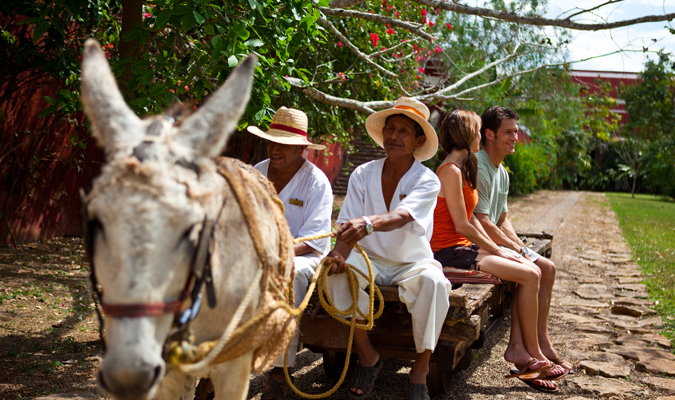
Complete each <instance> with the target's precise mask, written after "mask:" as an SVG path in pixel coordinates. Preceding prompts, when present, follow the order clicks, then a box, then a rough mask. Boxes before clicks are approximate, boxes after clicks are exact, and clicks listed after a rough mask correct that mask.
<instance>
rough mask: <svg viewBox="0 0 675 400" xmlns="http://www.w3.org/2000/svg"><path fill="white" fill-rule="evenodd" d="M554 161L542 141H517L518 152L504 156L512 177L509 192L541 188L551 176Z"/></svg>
mask: <svg viewBox="0 0 675 400" xmlns="http://www.w3.org/2000/svg"><path fill="white" fill-rule="evenodd" d="M553 163H554V161H552V160H551V156H550V155H548V154H547V152H546V151H545V147H544V146H542V145H541V144H540V143H530V144H527V145H522V144H520V143H516V153H515V154H512V155H510V156H506V158H504V166H505V167H506V170H507V171H508V172H509V178H510V179H511V187H510V188H509V193H510V194H515V195H521V194H527V193H530V192H533V191H534V190H536V189H538V188H541V187H542V185H543V184H544V183H546V182H547V181H548V180H549V179H550V178H551V171H552V170H553V167H552V165H553Z"/></svg>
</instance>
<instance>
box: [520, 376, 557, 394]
mask: <svg viewBox="0 0 675 400" xmlns="http://www.w3.org/2000/svg"><path fill="white" fill-rule="evenodd" d="M518 379H520V378H518ZM520 381H521V382H523V383H524V384H526V385H527V386H529V387H531V388H532V389H534V390H538V391H540V392H544V393H557V392H559V391H560V388H559V387H558V385H556V387H554V388H550V387H548V386H544V385H537V384H536V383H535V382H534V381H535V380H530V379H520Z"/></svg>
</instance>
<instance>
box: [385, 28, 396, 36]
mask: <svg viewBox="0 0 675 400" xmlns="http://www.w3.org/2000/svg"><path fill="white" fill-rule="evenodd" d="M387 33H388V34H390V35H394V34H395V33H396V32H395V31H394V29H392V28H389V29H387Z"/></svg>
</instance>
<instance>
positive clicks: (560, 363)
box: [550, 357, 574, 375]
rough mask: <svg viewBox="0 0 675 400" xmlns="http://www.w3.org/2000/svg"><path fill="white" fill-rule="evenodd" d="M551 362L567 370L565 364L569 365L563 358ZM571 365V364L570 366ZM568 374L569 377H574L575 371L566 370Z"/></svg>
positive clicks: (553, 359)
mask: <svg viewBox="0 0 675 400" xmlns="http://www.w3.org/2000/svg"><path fill="white" fill-rule="evenodd" d="M550 361H551V362H552V363H553V364H555V365H560V366H561V367H563V368H565V366H564V365H563V364H569V363H568V362H567V361H565V360H563V359H562V357H558V358H552V359H550ZM570 365H571V364H570ZM565 369H566V370H567V371H568V372H567V373H568V374H569V375H574V370H573V369H572V368H569V369H568V368H565Z"/></svg>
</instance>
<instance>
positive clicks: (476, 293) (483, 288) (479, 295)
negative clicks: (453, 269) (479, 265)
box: [445, 283, 498, 321]
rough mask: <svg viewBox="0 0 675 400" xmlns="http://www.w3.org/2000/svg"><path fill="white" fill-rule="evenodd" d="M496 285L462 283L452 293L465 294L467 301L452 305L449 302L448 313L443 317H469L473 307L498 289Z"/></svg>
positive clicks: (455, 318) (458, 318) (480, 303)
mask: <svg viewBox="0 0 675 400" xmlns="http://www.w3.org/2000/svg"><path fill="white" fill-rule="evenodd" d="M496 287H497V285H493V284H491V283H490V284H475V283H473V284H467V283H465V284H463V285H462V287H460V288H459V289H457V290H455V291H453V293H456V294H461V295H465V296H466V299H467V303H466V305H465V306H463V307H461V306H453V305H452V304H451V306H450V309H449V310H448V315H447V317H446V318H445V319H446V321H447V320H451V321H454V320H460V319H466V318H469V316H470V315H471V313H473V312H474V310H475V309H477V308H478V307H480V306H481V305H483V303H485V301H486V300H487V299H489V298H490V297H492V295H493V293H495V292H496V291H497V292H498V289H496Z"/></svg>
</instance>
